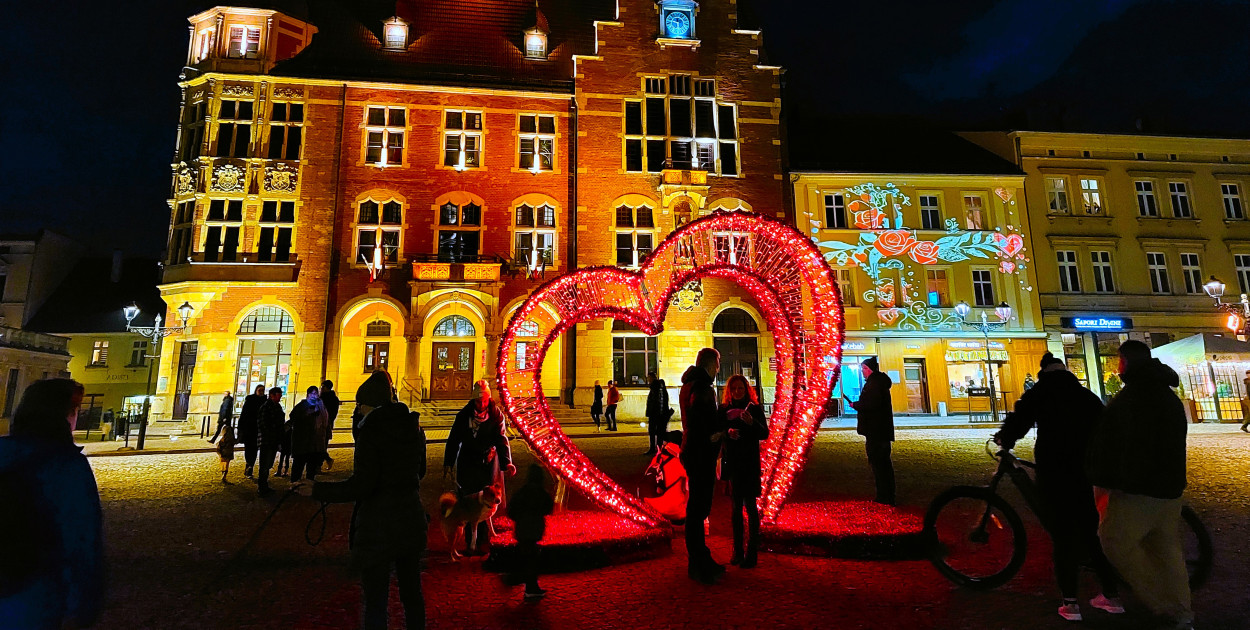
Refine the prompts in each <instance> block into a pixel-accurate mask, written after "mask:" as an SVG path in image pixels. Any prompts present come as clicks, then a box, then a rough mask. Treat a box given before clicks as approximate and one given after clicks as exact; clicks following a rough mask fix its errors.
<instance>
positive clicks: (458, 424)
mask: <svg viewBox="0 0 1250 630" xmlns="http://www.w3.org/2000/svg"><path fill="white" fill-rule="evenodd" d="M476 410H477V400H476V399H475V400H470V401H469V403H468V404H466V405H465V406H464V408H463V409H461V410H460V412H459V413H457V414H456V419H455V420H454V421H453V422H452V425H451V432H450V433H448V434H447V448H446V450H445V451H444V454H443V466H445V467H446V466H455V467H456V483H457V484H459V485H460V492H462V493H466V494H470V493H473V492H477V491H479V490H481V489H482V488H485V487H486V486H489V485H490V484H491V483H493V482H494V481H495V476H496V475H497V474H498V473H499V471H500V470H502V469H503V468H506V467H507V466H508V464H511V463H512V448H511V447H510V446H509V445H508V436H507V435H505V434H504V417H503V411H502V410H500V409H499V405H496V404H495V401H493V400H492V401H491V402H490V404H489V407H488V409H487V412H486V420H485V421H484V422H482V423H481V424H479V425H478V427H477V430H476V431H474V428H473V421H472V420H473V417H474V412H475V411H476ZM491 447H494V448H495V459H494V461H491V460H490V449H491Z"/></svg>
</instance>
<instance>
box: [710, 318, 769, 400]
mask: <svg viewBox="0 0 1250 630" xmlns="http://www.w3.org/2000/svg"><path fill="white" fill-rule="evenodd" d="M759 337H760V328H759V325H758V324H756V323H755V318H753V317H751V314H750V313H748V312H746V311H744V310H742V309H740V308H736V307H731V308H727V309H725V310H723V311H721V312H720V314H719V315H717V316H716V319H715V320H714V321H713V322H712V347H714V348H716V350H717V351H718V352H720V373H719V374H717V375H716V384H717V386H723V385H724V384H725V381H727V380H729V377H730V376H733V375H734V374H741V375H743V376H745V377H746V379H747V381H749V382H750V383H751V386H752V387H754V388H755V389H756V391H757V392H758V391H759V388H760V354H759Z"/></svg>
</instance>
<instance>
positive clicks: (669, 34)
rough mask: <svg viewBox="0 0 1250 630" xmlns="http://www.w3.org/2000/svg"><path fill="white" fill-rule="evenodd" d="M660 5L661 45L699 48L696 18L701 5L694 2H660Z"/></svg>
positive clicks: (665, 0) (676, 0) (674, 0)
mask: <svg viewBox="0 0 1250 630" xmlns="http://www.w3.org/2000/svg"><path fill="white" fill-rule="evenodd" d="M658 4H659V13H660V36H659V38H658V39H659V40H660V43H661V44H677V45H696V46H697V45H698V42H699V39H698V31H697V30H696V29H695V18H696V17H697V14H698V12H699V3H697V2H695V1H694V0H660V1H659V3H658Z"/></svg>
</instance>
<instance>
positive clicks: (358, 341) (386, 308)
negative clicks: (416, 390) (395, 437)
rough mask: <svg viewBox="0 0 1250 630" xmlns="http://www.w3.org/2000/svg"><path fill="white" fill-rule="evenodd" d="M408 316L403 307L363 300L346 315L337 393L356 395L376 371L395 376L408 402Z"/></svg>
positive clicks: (385, 301)
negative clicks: (361, 385)
mask: <svg viewBox="0 0 1250 630" xmlns="http://www.w3.org/2000/svg"><path fill="white" fill-rule="evenodd" d="M406 321H407V316H406V315H405V314H404V312H403V310H402V309H401V307H400V306H399V305H398V304H397V303H395V302H393V301H391V300H390V299H387V298H385V297H378V298H365V299H361V300H359V301H357V302H355V303H353V304H351V305H350V306H349V307H348V308H346V309H345V310H344V312H343V316H342V323H341V324H340V325H339V338H338V349H337V353H336V354H337V357H338V361H337V364H336V366H335V367H334V368H333V369H330V370H329V371H328V372H327V374H326V376H327V377H328V378H329V377H330V373H331V372H335V373H337V375H336V376H334V377H333V379H332V380H334V384H335V387H336V389H338V390H339V391H341V392H355V391H356V389H357V388H358V387H360V384H361V383H363V382H364V381H365V379H366V378H368V377H369V375H370V374H372V373H373V371H374V370H384V371H386V372H387V373H389V374H390V375H391V379H392V380H393V381H394V383H395V387H397V388H399V390H400V399H401V400H405V399H406V396H405V394H406V393H408V392H406V389H407V388H409V387H410V385H409V384H408V383H407V380H406V377H407V370H406V369H405V367H406V366H405V359H406V358H407V356H408V347H407V344H408V342H407V340H406V339H405V338H404V333H405V323H406Z"/></svg>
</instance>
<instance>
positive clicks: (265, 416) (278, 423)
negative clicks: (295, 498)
mask: <svg viewBox="0 0 1250 630" xmlns="http://www.w3.org/2000/svg"><path fill="white" fill-rule="evenodd" d="M281 400H282V389H281V388H278V387H272V388H270V389H269V398H268V399H266V400H265V404H263V405H261V406H260V414H259V416H260V417H259V418H258V419H257V420H256V446H257V448H258V449H259V450H260V478H259V479H257V480H256V486H257V490H256V491H257V493H258V494H260V496H262V497H263V496H265V495H267V494H269V493H271V492H273V490H272V489H270V487H269V470H270V469H271V468H272V467H273V460H274V457H276V456H277V455H278V446H279V444H280V443H281V442H282V440H284V439H286V413H285V412H283V411H282V403H281V402H280V401H281Z"/></svg>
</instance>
